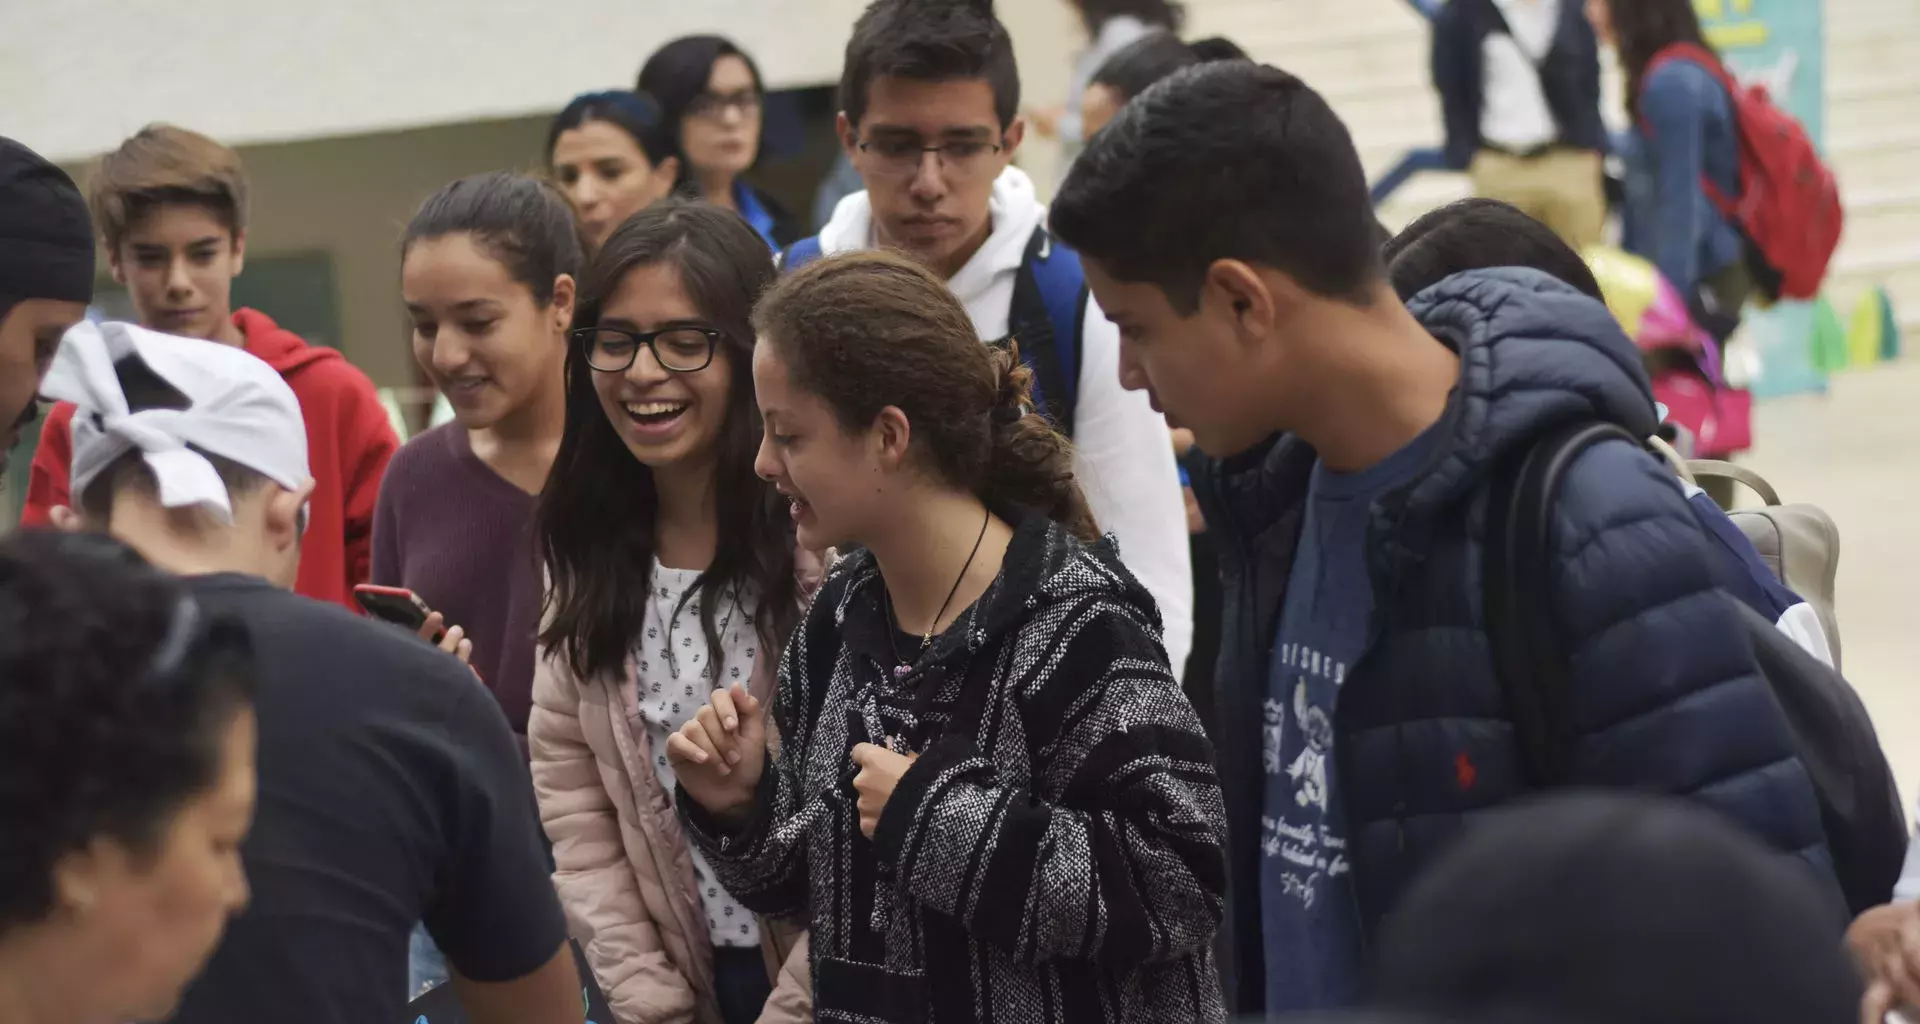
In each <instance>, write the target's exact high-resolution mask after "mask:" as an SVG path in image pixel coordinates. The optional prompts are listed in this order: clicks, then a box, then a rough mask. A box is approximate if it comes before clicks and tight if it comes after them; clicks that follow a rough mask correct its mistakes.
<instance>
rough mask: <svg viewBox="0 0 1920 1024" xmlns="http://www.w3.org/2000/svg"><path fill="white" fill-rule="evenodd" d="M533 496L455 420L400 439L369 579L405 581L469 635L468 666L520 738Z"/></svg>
mask: <svg viewBox="0 0 1920 1024" xmlns="http://www.w3.org/2000/svg"><path fill="white" fill-rule="evenodd" d="M533 512H534V496H533V495H531V494H528V493H527V492H525V491H523V490H521V489H520V488H518V487H515V486H514V485H513V484H511V483H508V482H507V480H506V478H504V477H502V476H500V474H498V473H495V472H494V471H493V470H492V469H490V468H488V466H487V464H486V463H484V462H481V461H480V457H479V456H477V455H475V454H474V453H473V447H472V445H471V444H469V443H468V440H467V431H466V429H465V428H464V427H462V426H460V425H459V424H458V423H448V424H445V425H443V426H439V427H435V428H433V429H432V430H429V431H427V432H426V433H424V434H421V435H420V436H418V437H416V438H414V439H413V440H411V441H409V442H407V444H406V446H405V447H403V448H401V449H400V451H399V452H397V453H396V454H395V455H394V456H393V462H392V463H390V464H389V465H388V466H387V476H386V479H385V480H384V481H383V482H382V483H381V485H380V503H379V505H378V506H377V507H376V508H375V510H374V519H373V582H374V583H378V584H380V585H382V586H388V587H406V588H407V589H408V590H411V591H413V592H414V593H416V594H418V595H420V598H421V599H422V600H424V601H426V602H427V607H429V608H432V609H433V610H434V611H437V612H440V613H442V614H443V615H445V616H446V618H447V624H448V625H450V626H459V627H461V628H462V629H464V630H466V633H467V635H468V636H469V637H471V638H472V640H473V667H474V669H475V670H477V671H478V672H479V673H480V678H481V679H482V680H483V681H485V682H486V684H487V688H488V689H490V690H492V691H493V695H494V698H495V699H496V700H498V701H499V702H500V707H501V709H502V710H504V711H505V712H506V713H507V721H508V722H509V723H510V724H512V726H513V729H514V732H515V733H517V734H518V735H519V737H520V744H521V746H522V748H524V747H525V746H526V735H527V714H528V712H529V711H531V710H532V707H533V657H534V645H535V636H536V634H537V633H538V632H539V630H540V596H541V593H540V588H541V574H540V566H539V562H538V560H537V556H536V555H535V553H534V542H533Z"/></svg>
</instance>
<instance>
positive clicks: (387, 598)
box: [353, 583, 433, 633]
mask: <svg viewBox="0 0 1920 1024" xmlns="http://www.w3.org/2000/svg"><path fill="white" fill-rule="evenodd" d="M353 599H354V600H355V601H358V602H360V607H362V608H364V609H366V612H367V614H368V615H371V616H373V617H374V618H376V619H382V620H385V621H387V622H391V623H393V624H394V625H396V626H401V627H404V628H405V629H406V630H407V632H409V633H418V632H420V627H421V626H424V625H426V624H427V616H428V615H431V614H433V612H432V610H431V609H429V608H428V607H427V603H426V602H425V601H422V600H420V595H418V594H416V593H414V592H413V591H411V590H408V589H406V588H405V587H377V586H374V585H373V584H371V583H362V584H360V585H359V586H356V587H354V588H353Z"/></svg>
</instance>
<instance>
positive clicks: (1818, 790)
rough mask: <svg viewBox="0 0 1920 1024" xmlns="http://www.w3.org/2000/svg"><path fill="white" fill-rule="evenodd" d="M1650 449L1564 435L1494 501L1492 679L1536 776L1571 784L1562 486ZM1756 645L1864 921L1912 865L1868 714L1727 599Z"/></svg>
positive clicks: (1489, 554) (1593, 433)
mask: <svg viewBox="0 0 1920 1024" xmlns="http://www.w3.org/2000/svg"><path fill="white" fill-rule="evenodd" d="M1615 440H1622V441H1627V442H1629V443H1631V444H1633V445H1635V446H1638V445H1639V444H1640V439H1639V438H1636V437H1634V436H1632V435H1631V434H1630V433H1628V432H1627V431H1626V430H1624V429H1622V428H1621V427H1618V426H1616V425H1613V424H1610V423H1593V422H1581V423H1575V424H1573V425H1572V426H1571V427H1566V428H1562V429H1560V430H1558V431H1555V432H1553V433H1551V434H1549V435H1548V436H1546V437H1545V438H1543V439H1541V440H1540V441H1538V442H1536V443H1534V444H1533V445H1532V446H1531V447H1530V448H1529V449H1527V450H1525V451H1522V452H1520V453H1518V455H1516V456H1515V457H1513V458H1511V459H1509V460H1508V461H1507V462H1506V463H1505V464H1504V465H1503V466H1502V467H1501V468H1500V469H1499V470H1498V472H1496V474H1495V475H1494V479H1493V482H1492V483H1491V484H1490V489H1489V491H1488V495H1487V523H1486V531H1487V532H1486V552H1485V554H1486V560H1485V563H1484V580H1483V584H1484V587H1485V590H1484V594H1483V597H1484V600H1485V613H1486V622H1487V639H1488V642H1489V645H1490V647H1491V649H1492V652H1493V660H1494V671H1495V675H1496V676H1497V678H1498V679H1499V682H1500V690H1501V693H1502V695H1503V696H1504V697H1505V699H1506V702H1507V707H1508V711H1509V713H1510V714H1511V716H1512V719H1513V724H1514V730H1515V732H1516V734H1517V737H1518V739H1519V743H1520V748H1521V752H1522V755H1523V758H1524V762H1525V764H1526V767H1527V773H1528V777H1529V778H1530V779H1531V780H1532V781H1533V783H1534V785H1536V786H1538V787H1542V788H1551V787H1557V786H1564V785H1567V784H1569V783H1570V782H1571V781H1572V770H1571V754H1572V743H1573V739H1574V733H1573V730H1572V726H1571V723H1570V717H1571V710H1570V707H1569V696H1570V695H1569V693H1568V687H1569V685H1570V683H1569V678H1568V675H1569V673H1568V666H1567V658H1568V654H1567V652H1566V651H1565V650H1563V649H1561V647H1560V644H1559V642H1558V637H1559V628H1560V627H1559V620H1558V616H1557V615H1556V614H1555V613H1554V610H1553V608H1552V607H1551V602H1549V601H1546V600H1542V599H1541V597H1542V596H1543V595H1546V594H1549V593H1551V590H1550V586H1551V582H1550V581H1551V573H1550V571H1551V568H1552V556H1551V553H1552V550H1553V549H1552V547H1551V546H1550V540H1551V538H1550V537H1549V533H1550V531H1551V524H1552V515H1551V513H1552V510H1553V505H1554V499H1555V495H1556V494H1557V493H1558V491H1559V488H1560V482H1561V480H1562V479H1563V477H1564V474H1565V473H1566V470H1567V468H1568V467H1569V466H1571V465H1573V463H1574V461H1575V460H1576V459H1578V458H1579V456H1580V455H1581V454H1582V453H1583V452H1585V451H1586V450H1587V449H1588V448H1591V447H1592V446H1594V445H1596V444H1601V443H1604V442H1607V441H1615ZM1727 603H1728V605H1729V606H1731V607H1733V608H1734V609H1735V611H1736V613H1737V614H1738V616H1739V621H1740V623H1741V626H1742V628H1743V630H1744V632H1745V633H1746V634H1747V636H1748V638H1749V641H1750V642H1751V643H1752V645H1753V651H1754V668H1755V669H1756V671H1758V673H1759V674H1760V675H1761V677H1762V678H1764V679H1765V680H1766V682H1767V686H1768V689H1770V690H1771V691H1772V693H1773V695H1774V698H1775V700H1776V701H1777V702H1778V703H1779V706H1780V709H1781V711H1782V713H1783V715H1784V717H1785V720H1786V723H1787V726H1788V731H1789V732H1790V733H1791V735H1792V738H1793V745H1794V752H1795V754H1796V755H1797V756H1798V758H1799V760H1800V762H1801V764H1802V765H1804V766H1805V768H1806V771H1807V775H1808V777H1809V778H1810V779H1811V780H1812V782H1813V788H1814V793H1815V796H1816V798H1817V800H1818V802H1819V806H1820V819H1821V825H1822V826H1823V829H1824V831H1825V833H1826V837H1827V848H1828V850H1829V852H1830V853H1831V854H1832V857H1833V865H1834V872H1835V875H1836V877H1837V879H1838V881H1839V883H1840V889H1841V891H1842V893H1843V894H1844V895H1845V897H1846V901H1847V905H1848V906H1849V907H1850V908H1851V909H1852V911H1853V913H1854V914H1859V913H1861V912H1862V911H1864V910H1866V909H1868V908H1871V907H1875V906H1879V905H1880V904H1883V903H1885V902H1887V901H1888V899H1890V898H1891V897H1892V894H1893V886H1894V883H1895V882H1896V881H1898V879H1899V877H1900V870H1901V867H1902V865H1903V863H1904V861H1905V859H1906V849H1907V827H1906V815H1905V812H1904V811H1903V809H1902V808H1901V805H1900V795H1899V792H1898V791H1897V789H1896V788H1895V785H1894V781H1893V772H1892V770H1891V769H1890V768H1888V766H1887V760H1886V756H1885V754H1883V753H1882V751H1881V749H1880V740H1879V737H1878V735H1877V734H1876V733H1875V731H1874V728H1873V720H1872V719H1871V718H1870V717H1868V715H1867V709H1866V707H1865V705H1863V704H1862V703H1861V702H1860V697H1859V695H1858V694H1857V693H1855V692H1854V689H1853V687H1852V686H1851V685H1849V684H1848V683H1847V681H1846V680H1845V679H1843V678H1841V676H1840V675H1839V673H1837V672H1835V671H1834V670H1833V669H1831V668H1829V667H1828V666H1827V665H1826V664H1825V663H1823V662H1821V661H1820V660H1819V659H1818V658H1815V657H1814V656H1813V655H1811V654H1808V653H1807V652H1806V651H1804V650H1802V649H1801V648H1800V646H1799V645H1798V644H1795V643H1794V642H1793V641H1792V640H1791V639H1789V638H1788V637H1787V636H1786V634H1784V633H1782V632H1780V631H1779V630H1778V629H1777V628H1775V627H1774V624H1773V623H1771V622H1768V621H1767V620H1766V619H1764V618H1762V617H1761V616H1760V615H1759V614H1757V613H1755V612H1754V611H1753V610H1752V609H1750V608H1748V607H1746V606H1745V605H1743V604H1741V603H1739V602H1738V601H1734V600H1733V599H1732V598H1728V599H1727Z"/></svg>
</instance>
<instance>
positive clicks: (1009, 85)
mask: <svg viewBox="0 0 1920 1024" xmlns="http://www.w3.org/2000/svg"><path fill="white" fill-rule="evenodd" d="M840 104H841V111H840V117H839V121H838V129H839V134H840V139H841V143H842V145H843V146H844V147H845V149H846V153H847V157H848V159H850V160H851V161H852V163H853V166H854V168H855V169H856V170H857V171H859V173H860V177H861V180H862V181H864V182H865V183H866V191H864V192H857V193H855V194H853V195H851V196H848V197H847V198H845V199H843V200H841V201H840V204H839V206H838V207H836V208H835V210H834V214H833V218H832V220H830V221H829V222H828V224H827V226H826V228H825V229H823V230H822V231H821V232H820V234H819V236H818V237H816V238H809V239H805V240H803V241H801V242H799V243H797V244H795V245H794V246H792V247H791V248H789V249H788V250H787V251H786V253H785V254H784V255H783V265H784V267H785V268H786V269H792V268H794V267H796V266H798V265H800V264H802V263H805V262H807V261H809V260H812V259H815V258H817V257H819V256H821V255H832V254H835V253H842V252H852V251H856V250H860V249H869V248H874V247H885V248H889V249H896V250H899V251H902V252H904V253H906V254H907V255H909V256H911V257H913V258H914V259H916V260H918V261H920V262H921V263H922V264H924V265H926V266H927V267H928V268H930V269H932V270H933V271H934V272H936V273H938V274H939V275H941V276H942V277H944V278H946V279H947V284H948V287H950V288H951V289H952V290H953V292H954V294H955V295H956V296H958V297H959V299H960V301H961V302H963V303H965V305H966V307H967V312H968V313H969V314H970V315H971V316H972V317H973V322H974V327H975V328H976V329H977V330H978V332H979V334H980V338H981V340H983V341H989V342H996V341H999V340H1002V339H1006V338H1008V337H1012V338H1014V339H1016V340H1017V341H1018V342H1019V345H1020V354H1021V356H1022V358H1023V359H1024V360H1025V361H1026V362H1027V364H1028V365H1029V366H1030V367H1032V369H1033V370H1034V376H1035V379H1036V383H1037V385H1038V387H1037V388H1036V391H1037V397H1038V398H1039V399H1040V401H1041V403H1042V404H1043V405H1044V406H1045V411H1046V412H1047V413H1048V414H1049V415H1050V416H1052V417H1053V419H1054V421H1055V422H1056V423H1057V424H1059V426H1060V428H1061V430H1062V432H1063V433H1065V434H1067V435H1068V436H1070V437H1072V438H1073V440H1074V445H1075V455H1074V464H1073V469H1074V476H1075V477H1076V478H1077V479H1078V480H1079V483H1080V486H1081V488H1082V489H1083V490H1084V491H1085V492H1086V495H1087V500H1088V502H1089V503H1090V504H1091V505H1092V506H1093V512H1094V516H1095V518H1096V519H1097V520H1098V521H1099V523H1100V526H1101V528H1102V529H1103V530H1105V531H1106V532H1108V533H1111V534H1113V535H1114V536H1115V537H1116V538H1117V539H1118V540H1119V543H1120V556H1121V559H1122V561H1124V562H1125V563H1126V566H1127V568H1128V569H1130V570H1132V572H1133V573H1134V575H1136V576H1138V577H1139V578H1140V581H1141V583H1143V584H1145V585H1146V587H1147V589H1148V591H1150V592H1151V593H1152V594H1153V597H1154V600H1155V601H1156V602H1157V603H1158V604H1159V607H1160V616H1161V619H1162V622H1163V624H1164V628H1165V630H1166V635H1165V639H1166V647H1167V656H1168V658H1169V659H1171V661H1172V663H1173V664H1174V665H1175V666H1176V667H1178V666H1183V665H1185V664H1186V659H1187V651H1188V649H1189V648H1190V647H1191V645H1192V638H1193V582H1192V577H1191V575H1190V570H1189V562H1188V547H1187V518H1186V508H1185V504H1184V501H1183V499H1182V496H1181V491H1180V479H1179V472H1178V470H1177V468H1176V467H1175V465H1174V459H1173V449H1172V446H1171V445H1170V444H1169V442H1168V434H1167V426H1166V421H1165V420H1164V419H1162V418H1161V416H1160V414H1159V413H1158V412H1156V411H1155V410H1154V409H1153V407H1152V406H1151V405H1149V404H1148V402H1147V400H1146V399H1145V397H1144V396H1142V395H1136V394H1130V393H1128V392H1127V391H1125V390H1123V389H1122V388H1121V387H1120V379H1119V348H1120V339H1119V334H1118V332H1116V331H1115V329H1114V327H1113V325H1112V324H1110V323H1108V322H1107V319H1106V317H1105V316H1103V315H1102V314H1101V312H1100V310H1099V308H1098V306H1097V304H1095V303H1094V302H1093V301H1092V300H1091V298H1090V297H1089V296H1088V294H1087V291H1086V284H1085V278H1084V277H1083V276H1082V275H1081V272H1080V261H1079V257H1078V256H1077V255H1075V254H1074V253H1073V252H1072V251H1071V250H1069V249H1068V248H1067V247H1066V246H1064V245H1061V244H1060V243H1059V242H1058V241H1057V240H1056V239H1054V238H1053V237H1052V236H1051V235H1050V234H1049V233H1048V231H1047V230H1046V215H1047V211H1046V207H1044V206H1042V205H1041V203H1040V200H1039V198H1038V197H1037V196H1036V194H1035V192H1034V187H1033V182H1032V180H1031V179H1029V178H1028V177H1027V175H1026V174H1025V173H1024V172H1022V171H1021V170H1019V169H1018V168H1016V167H1013V166H1012V160H1013V154H1014V152H1015V150H1017V149H1018V148H1019V146H1020V141H1021V139H1022V137H1023V136H1024V135H1025V132H1026V124H1025V122H1024V121H1022V120H1021V119H1020V117H1019V114H1018V111H1019V109H1020V73H1019V70H1018V68H1016V67H1015V65H1014V54H1013V44H1012V41H1011V40H1010V39H1009V38H1008V35H1007V30H1006V28H1005V27H1004V26H1002V25H1001V24H1000V22H999V20H998V19H996V18H995V17H994V16H993V11H992V5H991V4H990V3H987V2H984V0H878V2H876V3H874V4H873V5H872V6H870V7H868V8H867V10H866V13H865V14H863V15H861V17H860V20H859V21H858V22H857V23H856V24H855V25H854V30H853V39H852V40H851V41H850V42H848V43H847V54H846V63H845V66H844V70H843V71H842V74H841V79H840Z"/></svg>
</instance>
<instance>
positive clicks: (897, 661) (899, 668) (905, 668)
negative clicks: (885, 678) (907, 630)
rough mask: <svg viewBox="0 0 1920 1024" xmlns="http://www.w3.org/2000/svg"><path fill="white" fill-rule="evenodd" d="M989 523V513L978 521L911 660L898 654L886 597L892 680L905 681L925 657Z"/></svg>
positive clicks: (895, 621)
mask: <svg viewBox="0 0 1920 1024" xmlns="http://www.w3.org/2000/svg"><path fill="white" fill-rule="evenodd" d="M991 522H993V513H992V512H991V511H989V512H988V513H987V515H986V518H984V519H982V520H980V535H979V536H977V537H975V538H974V539H973V550H972V551H970V552H968V553H967V561H966V564H965V565H962V566H961V567H960V575H959V576H956V577H954V580H953V586H952V588H950V589H949V590H948V591H947V599H946V600H945V601H942V602H940V610H939V611H937V612H935V613H933V621H932V622H929V623H927V631H926V632H925V633H924V634H922V635H921V637H920V649H919V650H917V651H915V652H914V653H913V658H912V660H908V659H907V658H905V657H903V656H902V655H901V654H900V641H899V640H898V639H896V638H895V636H894V634H896V633H899V632H901V630H900V620H899V619H898V618H897V617H895V615H894V614H893V595H891V594H889V595H887V627H888V628H887V646H888V647H889V648H891V649H892V651H893V661H894V666H893V678H895V679H905V678H906V677H907V673H909V672H912V671H913V666H914V665H915V664H916V663H918V662H919V660H920V659H921V658H923V657H925V656H926V653H927V648H929V647H932V646H933V631H934V629H935V628H937V627H938V626H939V625H940V620H941V619H942V618H944V617H945V616H946V614H947V606H948V605H951V604H953V596H954V595H955V594H958V593H959V592H960V584H961V583H962V582H963V581H965V580H966V578H967V570H968V569H971V568H973V560H974V558H975V556H977V555H979V554H980V543H981V542H982V541H984V540H986V539H987V524H989V523H991Z"/></svg>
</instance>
